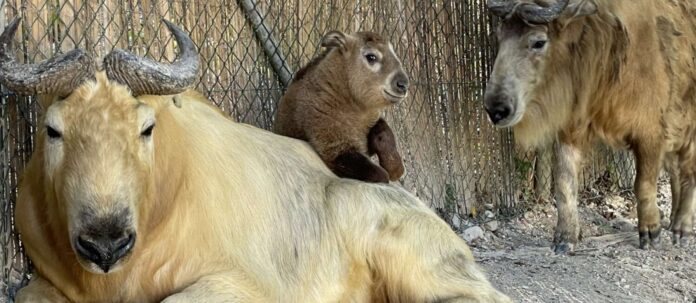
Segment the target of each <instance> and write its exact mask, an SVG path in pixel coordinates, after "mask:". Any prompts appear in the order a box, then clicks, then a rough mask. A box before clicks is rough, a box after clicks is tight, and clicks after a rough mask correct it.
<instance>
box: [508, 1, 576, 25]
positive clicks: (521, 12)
mask: <svg viewBox="0 0 696 303" xmlns="http://www.w3.org/2000/svg"><path fill="white" fill-rule="evenodd" d="M568 2H570V0H558V1H556V4H554V5H551V6H549V7H542V6H539V5H537V4H533V3H525V4H523V5H520V7H519V8H517V15H518V16H520V18H522V19H524V20H527V21H529V22H531V23H535V24H546V23H550V22H551V21H553V20H555V19H556V18H558V16H560V15H561V12H563V10H564V9H565V8H566V6H568Z"/></svg>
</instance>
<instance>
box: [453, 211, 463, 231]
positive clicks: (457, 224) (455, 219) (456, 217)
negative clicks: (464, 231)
mask: <svg viewBox="0 0 696 303" xmlns="http://www.w3.org/2000/svg"><path fill="white" fill-rule="evenodd" d="M461 224H462V218H460V217H459V215H458V214H453V215H452V226H454V227H455V228H460V227H461V226H462V225H461Z"/></svg>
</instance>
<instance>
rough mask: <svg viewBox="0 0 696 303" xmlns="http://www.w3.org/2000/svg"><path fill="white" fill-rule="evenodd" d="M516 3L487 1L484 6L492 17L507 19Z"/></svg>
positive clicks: (502, 0)
mask: <svg viewBox="0 0 696 303" xmlns="http://www.w3.org/2000/svg"><path fill="white" fill-rule="evenodd" d="M517 3H518V1H514V0H513V1H511V0H488V3H486V5H487V6H488V10H490V11H491V12H492V13H493V14H494V15H496V16H498V17H507V16H508V15H509V14H510V13H511V12H512V11H513V9H514V8H515V5H517Z"/></svg>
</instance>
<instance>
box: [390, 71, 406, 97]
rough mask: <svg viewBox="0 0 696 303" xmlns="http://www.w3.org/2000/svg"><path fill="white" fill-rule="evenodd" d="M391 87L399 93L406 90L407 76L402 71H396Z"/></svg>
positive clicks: (404, 92)
mask: <svg viewBox="0 0 696 303" xmlns="http://www.w3.org/2000/svg"><path fill="white" fill-rule="evenodd" d="M392 89H393V90H394V91H395V92H397V93H399V94H402V95H404V94H406V92H408V77H407V76H406V74H404V73H398V74H397V75H396V76H394V80H392Z"/></svg>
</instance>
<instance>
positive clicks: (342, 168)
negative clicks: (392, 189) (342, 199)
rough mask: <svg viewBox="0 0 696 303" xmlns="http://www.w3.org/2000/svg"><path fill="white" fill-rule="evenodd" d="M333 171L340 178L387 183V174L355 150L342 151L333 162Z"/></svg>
mask: <svg viewBox="0 0 696 303" xmlns="http://www.w3.org/2000/svg"><path fill="white" fill-rule="evenodd" d="M332 166H333V171H334V173H336V175H337V176H339V177H342V178H350V179H357V180H361V181H367V182H373V183H389V173H387V171H386V170H384V168H381V167H379V166H377V165H375V163H374V162H372V160H370V158H368V157H367V156H365V155H363V154H362V153H360V152H358V151H355V150H348V151H344V152H342V153H341V154H339V155H338V156H337V157H336V158H334V160H333V165H332Z"/></svg>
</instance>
